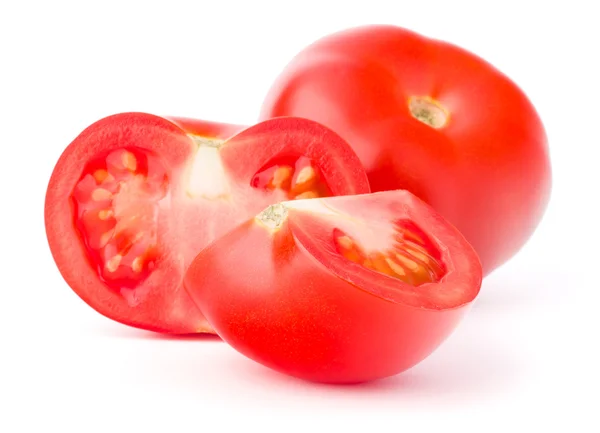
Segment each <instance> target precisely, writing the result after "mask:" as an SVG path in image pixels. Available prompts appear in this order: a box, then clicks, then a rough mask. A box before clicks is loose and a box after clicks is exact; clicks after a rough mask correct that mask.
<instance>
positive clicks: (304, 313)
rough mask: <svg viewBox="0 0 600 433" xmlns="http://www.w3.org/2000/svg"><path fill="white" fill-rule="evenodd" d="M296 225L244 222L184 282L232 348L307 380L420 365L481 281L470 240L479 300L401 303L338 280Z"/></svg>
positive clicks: (375, 375) (348, 378)
mask: <svg viewBox="0 0 600 433" xmlns="http://www.w3.org/2000/svg"><path fill="white" fill-rule="evenodd" d="M443 224H446V223H445V222H444V223H443ZM291 227H292V224H291V223H289V224H288V223H287V222H285V223H284V225H282V227H281V229H280V230H279V231H278V232H276V233H275V234H273V233H271V232H269V231H268V230H266V229H265V228H264V227H262V226H261V225H260V224H258V223H256V222H254V221H248V222H246V223H244V224H242V225H240V226H239V227H237V228H236V229H235V230H232V231H231V232H229V233H228V234H227V235H226V236H224V237H222V238H220V239H219V240H218V241H217V242H215V243H213V244H212V245H210V246H208V247H207V248H205V249H204V250H203V251H202V252H201V253H200V254H199V255H198V256H197V257H196V259H195V260H194V262H193V263H192V265H191V266H190V268H189V270H188V272H187V274H186V277H185V287H186V290H187V291H188V292H189V293H190V295H191V296H192V298H193V299H194V301H195V302H196V303H197V304H198V306H199V307H200V308H201V309H202V311H203V312H204V314H205V315H206V317H207V318H208V320H209V322H210V323H211V325H212V326H213V327H214V329H215V330H216V331H217V334H218V335H219V336H220V337H221V338H223V339H224V340H225V341H226V342H228V343H229V344H230V345H231V346H232V347H233V348H235V349H236V350H238V351H239V352H240V353H242V354H243V355H245V356H247V357H248V358H250V359H253V360H254V361H257V362H259V363H261V364H263V365H265V366H267V367H270V368H272V369H274V370H277V371H279V372H282V373H285V374H289V375H292V376H296V377H299V378H302V379H305V380H310V381H315V382H325V383H359V382H365V381H369V380H374V379H379V378H383V377H387V376H391V375H394V374H397V373H400V372H402V371H404V370H406V369H408V368H410V367H412V366H414V365H415V364H417V363H418V362H420V361H421V360H423V359H424V358H426V357H427V356H428V355H430V354H431V352H433V351H434V350H435V349H436V348H437V347H438V346H439V345H440V343H442V342H443V341H444V340H445V339H446V338H447V337H448V336H449V335H450V333H451V332H452V331H453V330H454V329H455V327H456V325H457V324H458V323H459V321H460V320H461V318H462V317H463V315H464V314H465V312H466V311H468V309H469V306H470V302H471V301H472V297H474V296H475V295H476V293H477V292H478V287H479V285H480V283H481V267H480V264H479V262H478V259H477V256H476V255H475V253H474V251H472V250H471V248H470V247H469V246H468V244H466V241H464V239H463V240H462V242H463V245H466V247H465V248H466V250H465V254H466V255H467V256H466V259H467V260H468V261H470V263H471V265H470V266H472V273H471V274H470V275H468V276H467V278H465V280H464V281H465V282H466V283H467V284H472V285H474V286H476V287H477V290H476V291H475V292H474V294H472V295H470V296H472V297H471V298H469V299H465V300H464V302H463V303H462V304H460V305H457V306H455V307H453V308H445V309H427V308H417V307H413V306H409V305H404V304H402V303H401V302H392V301H390V300H387V299H383V298H381V297H379V296H376V295H374V294H372V293H370V292H368V291H366V290H362V289H360V288H358V287H356V286H354V285H353V284H351V283H349V282H347V281H345V280H342V279H341V278H338V277H336V276H335V275H334V274H333V273H332V272H331V271H330V270H328V269H327V268H326V267H325V266H323V265H322V264H321V263H319V262H317V261H316V260H315V258H314V257H313V256H311V254H309V253H308V252H307V250H306V249H305V248H304V246H303V245H302V244H301V242H299V241H298V238H296V237H295V235H294V234H293V232H292V228H291ZM469 251H471V252H470V253H469ZM216 288H218V289H216Z"/></svg>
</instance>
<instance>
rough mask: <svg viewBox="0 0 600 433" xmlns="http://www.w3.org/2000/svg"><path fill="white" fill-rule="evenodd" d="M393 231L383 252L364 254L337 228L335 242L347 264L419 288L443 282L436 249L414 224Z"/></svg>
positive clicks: (402, 223)
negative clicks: (349, 263) (349, 262)
mask: <svg viewBox="0 0 600 433" xmlns="http://www.w3.org/2000/svg"><path fill="white" fill-rule="evenodd" d="M394 228H395V235H394V241H393V244H392V246H391V247H390V248H389V249H386V250H384V251H380V250H376V251H365V249H364V248H363V247H362V246H361V245H360V244H359V243H358V242H357V241H356V240H355V239H353V238H352V237H351V236H350V235H348V234H347V233H345V232H344V231H342V230H340V229H338V228H336V229H334V230H333V242H334V244H335V246H336V249H337V252H338V253H339V254H341V255H342V256H343V257H344V258H346V259H347V260H350V261H352V262H354V263H358V264H360V265H362V266H363V267H365V268H367V269H370V270H372V271H375V272H379V273H381V274H384V275H387V276H389V277H393V278H397V279H399V280H402V281H404V282H405V283H407V284H410V285H413V286H420V285H421V284H425V283H436V282H438V281H440V279H441V278H442V277H443V276H444V274H445V269H444V266H443V264H442V263H441V253H440V251H439V250H438V248H437V246H435V244H434V243H433V242H432V241H431V240H430V239H429V238H428V237H427V235H425V233H423V232H422V230H420V229H419V228H418V227H416V225H415V224H414V223H412V222H409V221H397V222H396V223H395V224H394Z"/></svg>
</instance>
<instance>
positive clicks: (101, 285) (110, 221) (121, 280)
mask: <svg viewBox="0 0 600 433" xmlns="http://www.w3.org/2000/svg"><path fill="white" fill-rule="evenodd" d="M241 129H243V128H242V127H240V126H235V125H219V124H215V123H210V122H201V121H192V120H189V119H173V120H169V119H166V118H162V117H157V116H153V115H149V114H144V113H125V114H118V115H114V116H110V117H107V118H105V119H102V120H100V121H98V122H96V123H94V124H93V125H91V126H90V127H88V128H87V129H86V130H85V131H83V132H82V133H81V134H80V135H79V136H78V137H77V138H76V139H75V140H74V141H73V142H72V143H71V144H70V145H69V146H68V147H67V149H66V150H65V151H64V153H63V154H62V156H61V157H60V159H59V161H58V163H57V164H56V167H55V169H54V172H53V174H52V177H51V179H50V183H49V185H48V190H47V194H46V205H45V221H46V232H47V236H48V241H49V244H50V249H51V251H52V254H53V257H54V259H55V261H56V264H57V266H58V268H59V270H60V272H61V274H62V276H63V277H64V279H65V280H66V282H67V283H68V284H69V285H70V286H71V288H72V289H73V290H74V291H75V292H76V293H77V294H78V295H79V296H80V297H81V298H82V299H83V300H84V301H85V302H87V303H88V304H89V305H90V306H92V307H93V308H95V309H96V310H97V311H98V312H100V313H102V314H103V315H105V316H107V317H109V318H112V319H114V320H117V321H119V322H122V323H125V324H128V325H132V326H136V327H139V328H144V329H149V330H154V331H161V332H173V333H193V332H211V331H212V329H211V328H210V326H209V325H208V324H207V322H206V320H205V319H204V317H203V315H202V314H201V313H200V311H199V310H198V309H197V307H196V306H195V305H194V303H193V302H192V301H191V300H190V298H189V296H188V295H187V293H186V292H185V291H184V290H183V288H182V279H183V275H184V272H185V270H186V269H187V267H188V265H189V263H190V262H191V260H192V259H193V258H194V256H195V255H196V254H197V253H198V252H199V251H200V250H201V249H202V248H203V247H204V246H205V245H207V244H208V243H209V242H211V241H212V240H214V239H216V238H217V237H219V236H221V235H223V234H224V233H226V232H227V231H228V230H229V229H231V228H233V227H234V226H236V225H237V224H238V223H240V222H242V221H244V220H246V219H247V218H249V217H250V216H251V215H255V214H256V213H257V212H258V211H260V210H261V209H263V208H264V207H265V206H267V205H269V204H272V203H275V202H278V201H281V200H287V199H294V198H298V197H300V198H303V197H318V196H327V195H336V194H355V193H364V192H368V191H369V189H368V188H369V187H368V180H367V178H366V174H365V173H364V171H363V169H362V167H361V165H360V162H359V160H358V158H357V157H356V155H355V154H354V152H352V150H351V149H350V147H349V146H348V145H347V144H346V143H345V142H344V141H343V140H342V139H341V138H339V136H337V135H336V134H335V133H333V132H331V131H329V130H328V129H326V128H325V127H323V126H321V125H319V124H317V123H315V122H312V121H310V120H305V119H294V118H285V119H277V120H273V121H267V122H262V123H260V124H257V125H255V126H252V127H250V128H247V129H244V130H243V131H241V132H239V133H237V134H236V135H234V136H233V137H231V138H229V139H227V140H226V139H225V138H226V137H228V136H230V135H232V134H234V133H235V132H237V131H240V130H241Z"/></svg>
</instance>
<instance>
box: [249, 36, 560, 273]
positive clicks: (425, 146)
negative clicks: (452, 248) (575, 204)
mask: <svg viewBox="0 0 600 433" xmlns="http://www.w3.org/2000/svg"><path fill="white" fill-rule="evenodd" d="M283 115H291V116H301V117H306V118H309V119H313V120H316V121H318V122H320V123H322V124H324V125H326V126H328V127H330V128H332V129H333V130H334V131H336V132H337V133H338V134H340V135H341V136H342V137H343V138H344V139H346V140H347V141H348V142H349V143H350V145H351V146H352V147H353V149H354V150H355V151H356V153H357V154H358V156H359V158H360V160H361V162H362V163H363V165H364V166H365V169H366V170H367V174H368V176H369V181H370V184H371V189H372V190H373V191H382V190H389V189H397V188H402V189H407V190H410V191H411V192H413V193H414V194H416V195H417V196H418V197H420V198H421V199H423V200H425V201H426V202H428V203H429V204H431V205H432V206H433V207H434V208H436V209H437V210H438V211H439V212H441V213H442V215H444V217H446V218H447V219H448V220H449V221H450V222H452V223H453V224H454V225H455V226H456V227H458V228H459V229H460V230H461V232H462V233H463V234H464V235H465V237H466V238H467V239H468V240H469V242H470V243H471V244H472V245H473V246H474V247H475V250H476V251H477V252H478V253H479V256H480V258H481V262H482V263H483V269H484V274H488V273H490V272H491V271H492V270H493V269H495V268H496V267H498V266H500V265H501V264H502V263H504V262H505V261H506V260H508V259H509V258H510V257H512V256H513V255H514V254H515V253H516V252H517V251H518V250H519V249H520V248H521V247H522V246H523V245H524V243H525V242H526V241H527V239H528V238H529V236H530V235H531V234H532V233H533V231H534V229H535V227H536V226H537V224H538V223H539V221H540V219H541V217H542V215H543V213H544V211H545V209H546V205H547V203H548V199H549V195H550V187H551V170H550V161H549V156H548V147H547V141H546V135H545V132H544V128H543V126H542V123H541V121H540V118H539V117H538V114H537V113H536V111H535V109H534V107H533V106H532V104H531V103H530V102H529V100H528V99H527V97H526V96H525V95H524V94H523V92H522V91H521V90H520V89H519V88H518V87H517V86H516V85H515V84H514V83H513V82H512V81H511V80H510V79H508V78H507V77H506V76H505V75H503V74H502V73H501V72H499V71H498V70H497V69H495V68H494V67H493V66H491V65H490V64H489V63H487V62H485V61H484V60H482V59H481V58H479V57H477V56H475V55H474V54H471V53H469V52H467V51H465V50H463V49H461V48H458V47H456V46H454V45H451V44H448V43H445V42H442V41H438V40H433V39H428V38H426V37H423V36H420V35H418V34H416V33H412V32H410V31H407V30H404V29H401V28H398V27H393V26H371V27H362V28H356V29H351V30H348V31H344V32H341V33H338V34H334V35H331V36H329V37H326V38H324V39H321V40H319V41H317V42H316V43H314V44H313V45H310V46H309V47H308V48H306V49H305V50H304V51H302V52H301V53H300V54H298V55H297V56H296V57H295V58H294V59H293V60H292V62H291V63H290V64H289V65H288V66H287V67H286V69H285V70H284V72H283V73H282V75H281V76H280V77H279V79H278V80H277V81H276V83H275V84H274V86H273V88H272V89H271V91H270V93H269V94H268V96H267V98H266V100H265V102H264V105H263V109H262V114H261V117H262V118H263V119H264V118H270V117H276V116H283Z"/></svg>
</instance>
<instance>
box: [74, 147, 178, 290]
mask: <svg viewBox="0 0 600 433" xmlns="http://www.w3.org/2000/svg"><path fill="white" fill-rule="evenodd" d="M167 192H168V178H167V175H166V170H165V167H164V166H163V164H162V163H161V161H160V159H159V158H158V157H157V156H156V155H154V154H152V153H150V152H148V151H146V150H141V149H137V148H128V149H118V150H114V151H111V152H110V153H108V154H107V155H102V156H99V157H98V158H96V159H94V160H92V161H90V162H89V163H88V164H87V166H86V167H85V169H84V171H83V175H82V177H81V179H80V180H79V182H78V183H77V185H76V186H75V189H74V190H73V193H72V195H71V200H72V203H73V204H74V218H75V225H76V227H77V229H78V231H79V234H80V236H81V238H82V240H83V242H84V243H85V245H86V247H87V251H88V254H89V258H90V260H91V261H92V262H93V263H94V264H95V265H96V267H97V270H98V275H99V277H100V278H101V279H102V280H104V281H105V282H106V284H107V285H108V286H109V287H112V288H113V289H116V290H120V289H123V288H134V287H135V286H137V285H138V284H139V283H140V281H142V280H143V279H145V278H146V277H147V276H148V275H149V274H150V273H151V272H152V269H153V268H154V260H155V259H156V257H157V255H158V251H157V244H158V240H157V224H158V211H159V204H160V202H161V201H162V200H165V199H166V196H167Z"/></svg>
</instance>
